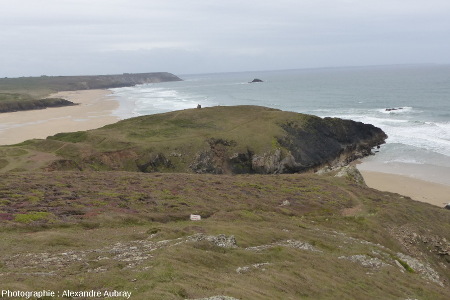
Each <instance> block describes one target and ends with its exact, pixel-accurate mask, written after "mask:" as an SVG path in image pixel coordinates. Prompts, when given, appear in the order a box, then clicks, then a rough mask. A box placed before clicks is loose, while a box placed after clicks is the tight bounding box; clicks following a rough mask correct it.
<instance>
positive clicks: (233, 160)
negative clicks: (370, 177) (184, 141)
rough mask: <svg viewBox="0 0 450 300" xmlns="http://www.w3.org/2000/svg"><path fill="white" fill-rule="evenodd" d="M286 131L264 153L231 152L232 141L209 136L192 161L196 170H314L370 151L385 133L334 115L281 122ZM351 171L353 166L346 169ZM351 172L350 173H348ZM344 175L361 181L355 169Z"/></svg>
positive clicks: (344, 163) (336, 164)
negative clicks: (206, 146) (302, 121)
mask: <svg viewBox="0 0 450 300" xmlns="http://www.w3.org/2000/svg"><path fill="white" fill-rule="evenodd" d="M280 126H281V127H282V128H283V130H284V131H285V135H284V136H282V137H279V138H278V141H277V142H278V144H279V147H278V148H276V149H274V150H273V151H271V152H267V153H254V152H253V151H251V150H249V149H248V150H247V151H246V152H238V153H236V152H234V153H233V152H232V150H233V147H234V146H235V145H236V142H235V141H232V140H231V141H228V140H223V139H210V140H209V141H208V144H209V149H207V150H205V151H204V152H202V153H200V154H199V155H197V157H196V158H195V160H194V162H193V163H192V164H191V166H190V167H191V169H192V170H193V171H194V172H196V173H214V174H224V173H233V174H240V173H259V174H280V173H296V172H306V171H310V170H313V171H316V170H317V169H319V168H322V167H342V166H346V165H348V164H349V163H350V162H352V161H354V160H356V159H359V158H362V157H365V156H368V155H371V154H372V148H374V147H376V146H379V145H380V144H383V143H384V141H385V139H386V138H387V135H386V134H385V133H384V132H383V131H382V130H381V129H379V128H377V127H375V126H373V125H370V124H363V123H360V122H355V121H351V120H341V119H337V118H325V119H323V120H322V119H320V118H319V117H313V121H312V122H309V123H308V126H306V127H301V126H299V124H298V123H295V122H287V123H284V124H281V125H280ZM347 171H349V172H350V171H353V170H347ZM350 173H351V174H350ZM350 173H348V174H347V175H349V174H350V175H351V176H353V177H355V176H356V177H355V178H354V179H355V180H356V181H357V182H359V183H360V184H363V185H364V180H363V179H361V178H360V177H361V176H357V174H356V172H354V171H353V172H350Z"/></svg>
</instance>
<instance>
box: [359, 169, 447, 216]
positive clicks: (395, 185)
mask: <svg viewBox="0 0 450 300" xmlns="http://www.w3.org/2000/svg"><path fill="white" fill-rule="evenodd" d="M358 170H359V171H360V172H361V174H362V176H363V178H364V181H365V182H366V184H367V186H368V187H370V188H373V189H376V190H379V191H385V192H391V193H397V194H400V195H404V196H407V197H410V198H411V199H413V200H416V201H420V202H425V203H428V204H431V205H435V206H438V207H441V208H443V207H444V206H445V204H446V203H449V202H450V186H449V185H445V184H440V183H436V182H432V181H425V180H423V179H417V178H413V177H410V176H406V175H399V174H394V173H384V172H378V171H369V170H360V169H359V168H358Z"/></svg>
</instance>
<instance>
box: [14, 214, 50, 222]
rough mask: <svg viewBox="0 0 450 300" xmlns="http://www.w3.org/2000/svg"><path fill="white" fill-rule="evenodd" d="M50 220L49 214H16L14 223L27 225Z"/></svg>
mask: <svg viewBox="0 0 450 300" xmlns="http://www.w3.org/2000/svg"><path fill="white" fill-rule="evenodd" d="M50 218H51V214H50V213H48V212H29V213H26V214H16V215H15V216H14V221H15V222H18V223H26V224H28V223H32V222H36V221H43V220H49V219H50Z"/></svg>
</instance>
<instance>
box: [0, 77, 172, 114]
mask: <svg viewBox="0 0 450 300" xmlns="http://www.w3.org/2000/svg"><path fill="white" fill-rule="evenodd" d="M180 80H181V79H180V78H179V77H177V76H175V75H173V74H171V73H167V72H158V73H139V74H131V73H130V74H129V73H125V74H121V75H94V76H41V77H20V78H1V79H0V112H11V111H18V110H30V109H41V108H45V107H55V106H66V105H73V103H71V102H69V101H67V100H66V102H64V101H59V102H58V104H57V105H55V101H54V99H53V100H49V99H47V97H48V95H50V94H52V93H55V92H60V91H74V90H89V89H108V88H116V87H126V86H134V85H136V84H144V83H154V82H166V81H180Z"/></svg>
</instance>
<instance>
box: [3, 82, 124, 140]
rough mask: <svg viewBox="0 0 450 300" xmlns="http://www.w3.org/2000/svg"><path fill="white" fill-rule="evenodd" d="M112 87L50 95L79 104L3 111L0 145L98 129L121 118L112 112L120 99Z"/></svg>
mask: <svg viewBox="0 0 450 300" xmlns="http://www.w3.org/2000/svg"><path fill="white" fill-rule="evenodd" d="M112 94H113V93H112V92H111V91H109V90H103V89H98V90H78V91H64V92H58V93H55V94H52V95H49V96H48V98H63V99H66V100H69V101H72V102H74V103H76V104H78V105H75V106H65V107H54V108H46V109H40V110H28V111H18V112H8V113H1V114H0V145H12V144H17V143H21V142H23V141H26V140H29V139H45V138H47V137H48V136H52V135H55V134H57V133H61V132H74V131H81V130H89V129H96V128H99V127H102V126H105V125H108V124H111V123H115V122H117V121H119V120H120V118H119V117H117V116H114V115H113V114H112V113H113V111H114V110H116V109H118V108H119V105H120V103H119V101H118V99H116V98H115V97H113V96H111V95H112Z"/></svg>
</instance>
